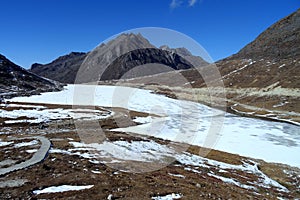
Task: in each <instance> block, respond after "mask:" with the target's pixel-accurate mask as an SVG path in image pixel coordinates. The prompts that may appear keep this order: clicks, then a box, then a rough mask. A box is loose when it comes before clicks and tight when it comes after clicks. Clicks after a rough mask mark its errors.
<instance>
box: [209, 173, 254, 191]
mask: <svg viewBox="0 0 300 200" xmlns="http://www.w3.org/2000/svg"><path fill="white" fill-rule="evenodd" d="M208 175H209V176H212V177H214V178H216V179H220V180H221V181H223V182H224V183H229V184H233V185H236V186H238V187H241V188H244V189H251V190H257V188H256V187H254V186H250V185H245V184H241V183H240V182H238V181H236V180H234V179H232V178H226V177H222V176H217V175H215V174H211V173H208Z"/></svg>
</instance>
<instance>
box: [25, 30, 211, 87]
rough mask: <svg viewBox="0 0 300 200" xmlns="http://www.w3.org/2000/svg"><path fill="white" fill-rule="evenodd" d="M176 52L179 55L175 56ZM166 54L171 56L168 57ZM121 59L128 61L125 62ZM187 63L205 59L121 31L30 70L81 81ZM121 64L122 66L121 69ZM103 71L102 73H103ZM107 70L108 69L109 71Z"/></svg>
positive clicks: (159, 70)
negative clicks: (93, 46) (89, 49)
mask: <svg viewBox="0 0 300 200" xmlns="http://www.w3.org/2000/svg"><path fill="white" fill-rule="evenodd" d="M146 49H151V50H146ZM154 49H157V50H154ZM137 50H138V51H137ZM131 51H134V52H131ZM130 52H131V53H130ZM152 53H153V55H152ZM175 54H177V56H175ZM121 55H122V56H121ZM171 55H172V56H171ZM120 56H121V58H122V59H126V60H121V58H119V57H120ZM128 56H129V57H130V56H131V58H134V57H138V58H139V59H141V58H142V59H143V60H139V61H137V62H136V61H132V60H130V59H129V57H128ZM165 56H166V57H165ZM178 56H179V57H181V58H180V59H178ZM159 57H160V58H159ZM158 58H159V59H158ZM170 58H172V59H173V60H170ZM175 58H176V59H177V60H178V61H180V63H178V64H175V65H174V62H175V61H176V60H174V59H175ZM116 59H117V60H116ZM166 60H168V62H164V61H166ZM184 60H185V61H184ZM125 61H126V62H130V63H126V62H125ZM133 62H136V64H138V65H140V64H143V66H141V67H138V68H134V69H133V67H136V66H137V65H134V66H133V65H132V64H133ZM188 63H189V64H188ZM117 64H119V65H117ZM120 64H122V66H120ZM191 64H193V65H194V66H202V65H207V62H206V61H204V60H203V59H202V58H200V57H198V56H193V55H192V54H191V53H190V52H189V51H188V50H187V49H185V48H177V49H171V48H169V47H168V46H162V47H160V48H156V47H155V46H154V45H152V44H151V43H150V42H149V41H148V40H147V39H146V38H144V37H143V36H142V35H141V34H133V33H129V34H121V35H119V36H118V37H116V38H115V39H112V40H110V41H109V42H107V43H102V44H101V45H99V46H98V47H97V48H96V49H95V50H93V51H92V52H89V53H74V52H73V53H71V54H68V55H65V56H61V57H59V58H58V59H56V60H54V61H53V62H51V63H49V64H46V65H41V64H34V65H32V67H31V69H30V71H32V72H34V73H36V74H38V75H40V76H44V77H47V78H50V79H53V80H57V81H59V82H62V83H74V82H75V79H76V83H84V82H94V81H98V80H108V79H118V78H120V77H122V78H133V77H137V76H143V75H151V74H155V73H162V72H166V71H170V70H171V68H173V69H176V70H178V69H187V68H190V67H187V65H189V66H191ZM123 65H124V66H123ZM125 65H126V67H125ZM163 65H170V66H171V68H167V67H166V66H163ZM129 66H131V67H129ZM113 68H115V69H113ZM125 68H126V70H124V69H125ZM116 71H117V72H118V73H117V74H115V75H114V74H112V73H113V72H114V73H115V72H116ZM104 72H105V76H103V75H104V74H103V73H104ZM109 72H111V73H110V74H109ZM123 75H124V76H123ZM76 76H77V77H76Z"/></svg>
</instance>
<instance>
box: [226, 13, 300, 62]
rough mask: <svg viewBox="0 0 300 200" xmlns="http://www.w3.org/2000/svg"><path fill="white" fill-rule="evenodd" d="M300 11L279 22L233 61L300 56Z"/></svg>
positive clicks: (243, 49)
mask: <svg viewBox="0 0 300 200" xmlns="http://www.w3.org/2000/svg"><path fill="white" fill-rule="evenodd" d="M299 16H300V9H298V10H297V11H296V12H294V13H292V14H291V15H289V16H287V17H285V18H283V19H281V20H279V21H278V22H276V23H275V24H273V25H272V26H271V27H269V28H268V29H267V30H265V31H264V32H263V33H261V34H260V35H259V36H258V37H257V38H256V39H255V40H254V41H252V42H251V43H249V44H248V45H246V46H245V47H244V48H242V49H241V50H240V51H239V52H238V53H237V54H235V55H233V56H230V57H229V58H227V60H228V59H229V60H231V59H255V60H258V59H268V60H280V59H287V58H294V57H299V55H300V46H299V44H300V17H299Z"/></svg>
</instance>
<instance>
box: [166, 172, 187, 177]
mask: <svg viewBox="0 0 300 200" xmlns="http://www.w3.org/2000/svg"><path fill="white" fill-rule="evenodd" d="M168 174H169V175H170V176H174V177H178V178H185V176H183V175H181V174H172V173H168Z"/></svg>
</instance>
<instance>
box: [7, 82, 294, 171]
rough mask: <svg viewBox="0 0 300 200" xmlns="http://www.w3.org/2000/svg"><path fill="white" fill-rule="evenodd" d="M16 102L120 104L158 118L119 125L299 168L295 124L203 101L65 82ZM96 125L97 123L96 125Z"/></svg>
mask: <svg viewBox="0 0 300 200" xmlns="http://www.w3.org/2000/svg"><path fill="white" fill-rule="evenodd" d="M10 101H14V102H30V103H49V104H62V105H97V106H104V107H123V108H127V109H130V110H135V111H140V112H146V113H152V114H156V115H158V116H160V117H148V118H145V119H137V121H139V122H142V123H143V124H141V125H139V126H134V127H128V128H122V129H118V130H119V131H124V132H133V133H138V134H143V135H152V136H155V137H158V138H163V139H169V140H172V141H179V142H185V143H188V144H194V145H199V146H205V147H210V148H213V149H217V150H221V151H225V152H229V153H236V154H239V155H242V156H248V157H252V158H258V159H263V160H265V161H268V162H277V163H284V164H289V165H291V166H297V167H299V168H300V158H299V152H300V129H299V126H296V125H292V124H288V123H280V122H273V121H265V120H260V119H254V118H246V117H240V116H236V115H232V114H229V113H223V112H221V111H219V110H215V109H212V108H209V107H207V106H205V105H202V104H199V103H194V102H189V101H183V100H176V99H171V98H167V97H165V96H162V95H157V94H153V93H151V91H148V90H141V89H135V88H128V87H119V86H90V85H68V86H66V87H65V90H63V91H60V92H50V93H43V94H42V95H35V96H31V97H17V98H14V99H11V100H10ZM99 128H100V127H99Z"/></svg>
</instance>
